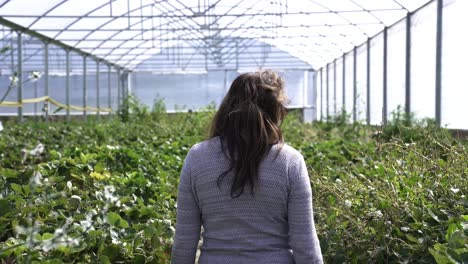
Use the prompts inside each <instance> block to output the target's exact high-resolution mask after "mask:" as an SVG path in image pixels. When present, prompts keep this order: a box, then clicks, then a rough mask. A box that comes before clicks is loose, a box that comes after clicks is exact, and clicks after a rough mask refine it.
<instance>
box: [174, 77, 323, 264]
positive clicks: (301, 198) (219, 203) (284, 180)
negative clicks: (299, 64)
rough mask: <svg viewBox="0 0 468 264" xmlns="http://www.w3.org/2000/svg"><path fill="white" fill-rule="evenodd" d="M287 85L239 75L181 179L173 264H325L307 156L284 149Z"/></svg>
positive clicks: (187, 161)
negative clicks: (282, 123)
mask: <svg viewBox="0 0 468 264" xmlns="http://www.w3.org/2000/svg"><path fill="white" fill-rule="evenodd" d="M285 100H286V99H285V96H284V81H283V79H282V78H281V76H279V75H278V74H277V73H275V72H272V71H268V70H266V71H265V70H262V71H259V72H256V73H244V74H241V75H239V76H238V77H237V78H236V79H235V80H234V81H233V82H232V85H231V88H229V91H228V93H227V94H226V96H225V97H224V99H223V102H222V103H221V105H220V106H219V109H218V111H217V112H216V115H215V116H214V118H213V121H212V124H211V132H210V136H209V138H210V139H209V140H206V141H203V142H201V143H199V144H197V145H195V146H194V147H192V149H191V150H190V151H189V153H188V154H187V157H186V159H185V162H184V167H183V169H182V173H181V176H180V183H179V192H178V198H177V223H176V235H175V241H174V242H175V243H174V247H173V249H172V263H173V264H193V263H194V261H195V254H196V247H197V244H198V241H199V239H200V229H201V225H203V227H204V233H203V246H202V249H201V250H202V253H201V256H200V260H199V261H200V263H201V264H215V263H222V264H226V263H242V264H247V263H255V264H261V263H268V264H272V263H278V264H289V263H296V264H302V263H304V264H305V263H307V264H311V263H322V254H321V252H320V246H319V242H318V238H317V234H316V232H315V226H314V219H313V212H312V192H311V188H310V181H309V177H308V175H307V169H306V165H305V162H304V159H303V157H302V155H301V154H300V153H299V152H297V151H296V150H295V149H293V148H292V147H290V146H287V145H285V144H283V135H282V133H281V129H280V125H281V122H282V121H283V118H284V116H285V115H286V112H287V111H286V107H285V105H284V103H285Z"/></svg>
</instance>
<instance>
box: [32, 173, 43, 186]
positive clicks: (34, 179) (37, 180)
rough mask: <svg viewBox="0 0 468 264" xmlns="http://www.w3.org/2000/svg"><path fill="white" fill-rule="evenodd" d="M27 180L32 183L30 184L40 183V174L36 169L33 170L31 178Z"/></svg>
mask: <svg viewBox="0 0 468 264" xmlns="http://www.w3.org/2000/svg"><path fill="white" fill-rule="evenodd" d="M29 182H30V183H31V184H32V185H42V174H41V173H40V172H38V171H34V173H33V175H32V177H31V179H30V180H29Z"/></svg>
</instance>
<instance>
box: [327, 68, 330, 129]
mask: <svg viewBox="0 0 468 264" xmlns="http://www.w3.org/2000/svg"><path fill="white" fill-rule="evenodd" d="M329 65H330V64H327V68H326V71H327V72H326V75H327V108H326V109H327V121H328V118H329V117H330V112H329V109H328V108H329V107H328V106H329V103H330V98H329V97H330V79H329V76H328V75H329V74H328V71H329V70H328V68H329Z"/></svg>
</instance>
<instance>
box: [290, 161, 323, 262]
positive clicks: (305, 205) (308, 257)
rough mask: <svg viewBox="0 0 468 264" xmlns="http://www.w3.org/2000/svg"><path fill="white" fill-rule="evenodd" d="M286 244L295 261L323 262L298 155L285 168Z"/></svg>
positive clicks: (306, 179)
mask: <svg viewBox="0 0 468 264" xmlns="http://www.w3.org/2000/svg"><path fill="white" fill-rule="evenodd" d="M289 184H290V186H289V198H288V223H289V244H290V246H291V248H292V251H293V256H294V260H295V263H296V264H306V263H307V264H312V263H313V264H315V263H320V264H321V263H323V260H322V252H321V250H320V243H319V240H318V237H317V232H316V230H315V224H314V214H313V208H312V189H311V186H310V179H309V176H308V173H307V167H306V164H305V162H304V158H303V157H302V155H301V156H300V157H299V158H297V159H296V160H295V162H294V164H293V165H292V166H291V167H290V169H289Z"/></svg>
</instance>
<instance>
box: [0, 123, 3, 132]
mask: <svg viewBox="0 0 468 264" xmlns="http://www.w3.org/2000/svg"><path fill="white" fill-rule="evenodd" d="M2 130H3V125H2V121H0V131H2Z"/></svg>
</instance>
